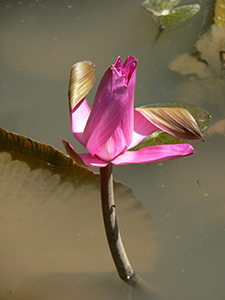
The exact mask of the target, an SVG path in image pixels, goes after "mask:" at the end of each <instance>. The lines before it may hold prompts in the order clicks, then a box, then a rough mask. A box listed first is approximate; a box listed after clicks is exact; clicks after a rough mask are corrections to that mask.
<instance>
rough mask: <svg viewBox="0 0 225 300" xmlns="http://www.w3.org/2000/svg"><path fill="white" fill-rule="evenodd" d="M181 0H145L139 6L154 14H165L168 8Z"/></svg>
mask: <svg viewBox="0 0 225 300" xmlns="http://www.w3.org/2000/svg"><path fill="white" fill-rule="evenodd" d="M180 1H181V0H146V1H144V2H143V3H142V4H141V6H142V7H144V8H146V9H147V10H148V11H150V12H152V13H153V14H154V15H155V16H160V15H164V14H167V13H168V12H169V10H170V9H172V8H173V7H174V6H176V5H178V4H179V3H180Z"/></svg>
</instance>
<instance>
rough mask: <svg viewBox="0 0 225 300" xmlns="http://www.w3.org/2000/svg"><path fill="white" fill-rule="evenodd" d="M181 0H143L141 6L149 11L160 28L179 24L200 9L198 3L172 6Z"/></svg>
mask: <svg viewBox="0 0 225 300" xmlns="http://www.w3.org/2000/svg"><path fill="white" fill-rule="evenodd" d="M180 2H181V0H145V1H144V2H143V3H142V4H141V6H142V7H144V8H146V9H147V10H148V11H150V12H151V13H152V15H153V18H154V19H155V21H156V22H158V23H159V24H160V28H161V29H165V28H170V27H173V26H177V25H180V24H182V23H184V22H186V21H188V20H189V19H191V18H192V17H193V16H194V15H195V14H196V13H197V12H198V11H199V9H200V5H199V4H191V5H183V6H180V7H176V8H174V7H175V6H176V5H178V4H179V3H180Z"/></svg>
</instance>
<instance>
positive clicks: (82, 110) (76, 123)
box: [71, 98, 91, 146]
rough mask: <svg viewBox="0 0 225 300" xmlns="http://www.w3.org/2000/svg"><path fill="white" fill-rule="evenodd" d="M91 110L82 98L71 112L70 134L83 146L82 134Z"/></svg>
mask: <svg viewBox="0 0 225 300" xmlns="http://www.w3.org/2000/svg"><path fill="white" fill-rule="evenodd" d="M90 113H91V109H90V106H89V104H88V102H87V100H86V99H85V98H84V99H83V100H82V101H80V102H79V103H78V104H77V105H76V106H75V107H74V109H73V110H72V112H71V123H72V132H73V135H74V136H75V138H76V139H77V140H78V142H80V143H81V144H82V145H83V146H84V142H83V132H84V129H85V126H86V124H87V120H88V118H89V116H90Z"/></svg>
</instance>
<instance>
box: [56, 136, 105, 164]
mask: <svg viewBox="0 0 225 300" xmlns="http://www.w3.org/2000/svg"><path fill="white" fill-rule="evenodd" d="M61 140H62V142H63V145H64V147H65V149H66V152H67V154H68V155H69V156H70V157H71V158H72V160H73V161H74V162H75V163H76V164H78V165H79V166H81V167H85V168H97V167H99V168H100V167H106V166H107V165H108V162H105V161H102V160H101V159H99V158H97V157H93V156H91V155H90V154H89V153H82V154H78V153H76V152H75V151H74V149H73V147H72V146H71V145H70V144H69V143H68V142H67V141H65V140H64V139H61Z"/></svg>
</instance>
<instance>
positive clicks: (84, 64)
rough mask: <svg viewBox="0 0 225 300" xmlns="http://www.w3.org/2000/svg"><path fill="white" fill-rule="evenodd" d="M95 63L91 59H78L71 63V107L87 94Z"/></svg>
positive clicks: (92, 82) (91, 83)
mask: <svg viewBox="0 0 225 300" xmlns="http://www.w3.org/2000/svg"><path fill="white" fill-rule="evenodd" d="M94 81H95V65H94V64H93V63H92V62H91V61H80V62H78V63H76V64H74V65H73V67H72V69H71V73H70V83H69V107H70V110H71V111H72V109H73V108H74V107H75V106H76V105H77V104H78V103H79V102H80V101H81V100H82V99H83V98H85V97H86V96H87V94H88V93H89V91H90V90H91V88H92V87H93V85H94Z"/></svg>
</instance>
